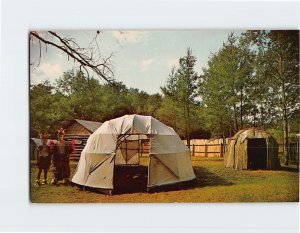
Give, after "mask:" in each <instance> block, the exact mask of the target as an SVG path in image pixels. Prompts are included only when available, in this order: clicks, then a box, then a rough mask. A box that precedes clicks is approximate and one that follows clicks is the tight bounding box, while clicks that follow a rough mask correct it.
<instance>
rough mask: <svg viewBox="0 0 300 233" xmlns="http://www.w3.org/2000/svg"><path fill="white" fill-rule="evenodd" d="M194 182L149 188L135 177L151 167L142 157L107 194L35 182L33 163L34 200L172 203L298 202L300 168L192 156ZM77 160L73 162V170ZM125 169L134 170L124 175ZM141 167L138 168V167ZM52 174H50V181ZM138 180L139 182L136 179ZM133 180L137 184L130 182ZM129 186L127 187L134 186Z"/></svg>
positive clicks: (121, 172) (142, 178)
mask: <svg viewBox="0 0 300 233" xmlns="http://www.w3.org/2000/svg"><path fill="white" fill-rule="evenodd" d="M192 162H193V167H194V171H195V174H196V177H197V178H196V180H195V181H194V182H190V183H186V184H183V185H180V186H179V185H177V186H172V187H167V188H162V189H161V190H158V191H157V192H154V193H147V192H146V188H145V185H146V183H145V182H146V179H145V177H144V176H141V177H139V178H137V179H132V177H133V176H134V173H139V174H140V173H144V172H146V171H147V167H146V165H147V163H148V158H147V157H142V158H141V165H143V166H141V167H138V168H133V169H131V170H128V169H130V168H128V169H127V168H121V169H119V170H118V172H119V173H118V177H119V178H118V179H117V180H118V186H119V189H118V190H117V194H115V195H106V194H101V193H97V192H94V191H81V190H80V189H79V188H77V187H76V186H74V187H72V186H63V185H60V186H52V185H50V184H48V185H43V186H40V187H36V186H34V181H35V178H36V175H37V170H38V169H37V167H36V165H35V162H34V161H32V163H31V165H32V166H31V174H30V175H31V195H30V196H31V201H32V202H34V203H61V202H65V203H70V202H71V203H73V202H75V203H89V202H94V203H112V202H124V203H129V202H132V203H157V202H158V203H166V202H167V203H170V202H282V201H284V202H298V201H299V171H298V169H296V168H292V167H289V168H287V167H283V168H282V169H281V170H277V171H275V170H274V171H268V170H252V171H251V170H234V169H228V168H224V166H223V159H222V158H200V157H193V158H192ZM75 168H76V163H74V162H73V163H72V164H71V170H72V173H73V172H74V170H75ZM124 169H127V171H126V172H129V173H130V172H131V173H130V174H125V175H124V172H125V171H124ZM134 169H138V170H134ZM51 177H52V174H51V173H50V174H49V175H48V182H49V183H50V179H51ZM134 182H135V183H134ZM129 183H131V184H133V183H134V185H133V186H132V185H130V184H129ZM130 186H131V188H129V189H128V190H126V187H127V188H128V187H130Z"/></svg>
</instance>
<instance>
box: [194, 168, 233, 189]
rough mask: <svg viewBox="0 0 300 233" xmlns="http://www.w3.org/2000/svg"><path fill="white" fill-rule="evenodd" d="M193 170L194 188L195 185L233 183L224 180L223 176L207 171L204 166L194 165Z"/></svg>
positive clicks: (224, 184) (226, 184) (225, 184)
mask: <svg viewBox="0 0 300 233" xmlns="http://www.w3.org/2000/svg"><path fill="white" fill-rule="evenodd" d="M194 172H195V175H196V180H195V184H194V185H195V188H196V187H206V186H219V185H221V186H228V185H233V183H232V182H230V181H228V180H226V179H225V178H223V177H220V176H218V175H216V174H215V173H212V172H211V171H209V169H207V168H205V167H198V166H194Z"/></svg>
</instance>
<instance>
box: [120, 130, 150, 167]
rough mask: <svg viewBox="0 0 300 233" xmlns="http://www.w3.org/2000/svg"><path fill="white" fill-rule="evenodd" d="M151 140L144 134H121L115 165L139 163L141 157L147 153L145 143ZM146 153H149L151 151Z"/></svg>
mask: <svg viewBox="0 0 300 233" xmlns="http://www.w3.org/2000/svg"><path fill="white" fill-rule="evenodd" d="M149 142H150V139H149V137H148V136H146V135H143V134H128V135H120V136H119V138H118V142H117V147H116V158H115V165H116V166H133V165H139V164H140V157H141V156H142V155H143V154H145V145H147V144H149ZM146 147H147V146H146ZM146 153H148V154H149V151H146Z"/></svg>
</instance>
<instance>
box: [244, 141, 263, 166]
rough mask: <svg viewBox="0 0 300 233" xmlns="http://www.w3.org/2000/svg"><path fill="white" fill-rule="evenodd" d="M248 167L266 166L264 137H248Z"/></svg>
mask: <svg viewBox="0 0 300 233" xmlns="http://www.w3.org/2000/svg"><path fill="white" fill-rule="evenodd" d="M247 150H248V168H249V169H266V168H267V143H266V139H264V138H252V139H248V147H247Z"/></svg>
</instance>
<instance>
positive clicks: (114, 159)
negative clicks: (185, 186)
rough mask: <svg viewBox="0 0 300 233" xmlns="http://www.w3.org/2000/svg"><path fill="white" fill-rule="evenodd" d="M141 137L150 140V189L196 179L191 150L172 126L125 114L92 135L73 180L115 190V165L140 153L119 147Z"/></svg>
mask: <svg viewBox="0 0 300 233" xmlns="http://www.w3.org/2000/svg"><path fill="white" fill-rule="evenodd" d="M142 138H149V139H150V153H149V165H148V180H147V187H148V188H151V187H155V186H161V185H166V184H173V183H178V182H182V181H189V180H193V179H194V178H195V174H194V171H193V168H192V163H191V159H190V150H189V149H188V148H187V147H186V146H185V144H184V143H183V142H182V140H181V139H180V137H179V136H178V134H177V133H176V132H175V131H174V130H173V129H172V128H171V127H169V126H166V125H164V124H163V123H161V122H160V121H158V120H156V119H155V118H153V117H151V116H141V115H125V116H123V117H119V118H116V119H113V120H110V121H106V122H104V123H103V124H102V126H100V127H99V128H98V129H97V130H96V131H95V132H94V133H93V134H92V135H91V136H90V137H89V139H88V141H87V144H86V146H85V148H84V149H83V151H82V153H81V157H80V160H79V163H78V166H77V171H76V173H75V175H74V176H73V178H72V182H73V183H75V184H79V185H82V186H88V187H93V188H99V189H107V190H113V189H114V181H113V179H114V167H115V165H117V164H122V163H123V164H127V163H130V162H131V161H132V160H135V158H136V154H137V153H136V152H131V153H127V152H126V153H124V150H122V149H118V148H119V147H120V145H121V144H122V143H124V142H125V141H126V142H132V143H134V142H136V141H137V139H142ZM126 145H127V143H126ZM126 151H127V150H126ZM133 163H134V162H133Z"/></svg>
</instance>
